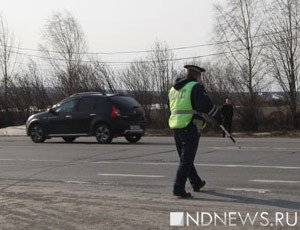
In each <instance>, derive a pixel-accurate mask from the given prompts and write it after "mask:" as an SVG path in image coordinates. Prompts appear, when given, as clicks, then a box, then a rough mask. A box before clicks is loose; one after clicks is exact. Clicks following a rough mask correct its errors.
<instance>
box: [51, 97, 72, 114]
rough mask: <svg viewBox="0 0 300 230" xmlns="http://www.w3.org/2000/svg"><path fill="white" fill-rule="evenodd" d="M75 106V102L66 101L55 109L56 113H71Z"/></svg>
mask: <svg viewBox="0 0 300 230" xmlns="http://www.w3.org/2000/svg"><path fill="white" fill-rule="evenodd" d="M75 104H76V100H71V101H66V102H64V103H63V104H61V105H60V106H59V107H58V108H57V110H56V112H59V113H69V112H73V111H74V107H75Z"/></svg>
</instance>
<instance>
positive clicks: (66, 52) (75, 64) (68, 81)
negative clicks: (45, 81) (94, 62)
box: [40, 11, 86, 95]
mask: <svg viewBox="0 0 300 230" xmlns="http://www.w3.org/2000/svg"><path fill="white" fill-rule="evenodd" d="M40 47H41V49H42V50H43V51H44V54H45V56H46V58H47V60H48V61H49V63H50V64H51V65H52V67H53V69H54V71H55V77H56V79H57V83H58V85H59V87H60V88H61V89H62V91H63V93H64V94H66V95H70V94H73V93H75V92H77V90H78V88H77V86H78V85H79V84H78V83H79V68H80V66H81V64H82V62H83V57H84V53H85V52H86V42H85V37H84V33H83V31H82V29H81V27H80V25H79V23H78V22H77V21H76V20H75V18H74V17H73V16H72V15H71V14H70V13H69V12H67V11H65V12H64V13H55V14H53V15H52V16H51V18H50V19H49V20H48V21H47V23H46V25H45V27H44V30H43V44H42V45H40Z"/></svg>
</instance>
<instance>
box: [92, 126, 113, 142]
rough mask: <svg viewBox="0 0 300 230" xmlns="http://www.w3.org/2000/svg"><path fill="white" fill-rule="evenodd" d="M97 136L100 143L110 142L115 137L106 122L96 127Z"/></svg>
mask: <svg viewBox="0 0 300 230" xmlns="http://www.w3.org/2000/svg"><path fill="white" fill-rule="evenodd" d="M95 137H96V139H97V141H98V142H99V143H100V144H109V143H111V141H112V139H113V134H112V131H111V129H110V128H109V127H108V126H107V125H106V124H100V125H97V127H96V129H95Z"/></svg>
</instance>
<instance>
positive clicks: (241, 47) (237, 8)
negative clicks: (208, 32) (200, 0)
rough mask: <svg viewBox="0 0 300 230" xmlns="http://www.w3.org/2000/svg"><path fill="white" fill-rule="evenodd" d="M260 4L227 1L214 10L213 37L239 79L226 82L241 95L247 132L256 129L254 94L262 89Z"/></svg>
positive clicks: (255, 95) (256, 112)
mask: <svg viewBox="0 0 300 230" xmlns="http://www.w3.org/2000/svg"><path fill="white" fill-rule="evenodd" d="M261 2H262V1H260V0H228V1H227V5H226V7H221V6H216V10H217V13H218V17H217V24H216V35H217V37H218V42H219V44H220V47H221V50H222V51H223V52H224V57H225V58H226V59H227V61H228V65H232V66H233V67H234V68H235V71H237V73H238V75H235V76H233V77H234V78H231V79H229V80H230V82H231V84H232V86H233V87H234V89H235V91H236V92H238V93H240V99H241V100H240V103H241V104H242V105H244V107H245V110H244V111H242V112H243V114H241V115H242V116H244V118H245V120H247V122H248V128H250V129H252V130H257V128H258V119H259V114H258V100H257V92H259V91H261V90H262V89H263V87H264V86H265V85H264V84H263V83H264V76H265V71H263V70H264V63H263V62H262V61H261V57H262V55H261V54H262V51H263V46H262V44H261V43H262V42H261V41H262V39H261V36H260V35H261V33H262V31H263V30H262V29H263V28H262V27H263V19H262V17H261V15H262V14H261V13H260V10H259V9H261V8H260V6H259V4H261Z"/></svg>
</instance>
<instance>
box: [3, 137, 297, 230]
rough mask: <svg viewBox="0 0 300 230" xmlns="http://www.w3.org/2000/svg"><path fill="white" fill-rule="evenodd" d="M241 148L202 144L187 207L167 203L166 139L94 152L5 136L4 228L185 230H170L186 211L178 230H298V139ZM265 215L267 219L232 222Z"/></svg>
mask: <svg viewBox="0 0 300 230" xmlns="http://www.w3.org/2000/svg"><path fill="white" fill-rule="evenodd" d="M237 141H238V145H240V146H241V148H239V147H238V146H235V145H233V144H232V143H231V142H230V140H229V139H225V138H205V137H204V138H201V141H200V145H199V149H198V153H197V156H196V160H195V163H196V168H197V170H198V172H199V174H200V175H201V176H202V177H203V178H204V179H205V180H206V181H207V185H206V186H205V188H204V189H203V192H201V193H194V194H193V196H194V197H193V199H188V200H187V199H178V198H176V197H173V196H172V185H173V180H174V176H175V173H176V167H177V163H178V157H177V153H176V150H175V145H174V141H173V139H172V138H171V137H145V138H143V139H142V141H141V142H140V143H138V144H134V145H132V144H128V143H127V142H126V141H125V139H123V138H118V139H114V141H113V143H112V144H110V145H99V144H97V143H96V141H95V139H94V138H80V139H78V140H76V141H75V143H72V144H67V143H64V142H63V141H62V140H61V139H59V138H57V139H51V140H47V141H46V142H45V143H43V144H34V143H32V142H31V141H30V140H29V138H27V137H22V136H21V137H8V136H7V137H5V136H2V137H0V229H101V230H102V229H173V228H174V229H181V228H180V227H172V226H170V221H171V219H170V216H171V215H173V214H170V212H183V214H184V218H185V220H184V226H185V227H182V229H300V218H299V215H300V214H299V213H300V139H291V138H240V139H238V140H237ZM187 190H188V191H191V187H190V185H189V184H187ZM229 212H233V213H234V214H232V215H233V219H230V218H229V216H230V215H231V214H229ZM263 212H266V213H268V214H264V215H265V216H264V217H266V216H267V219H268V221H267V220H266V219H263V218H257V219H255V221H254V222H253V223H251V221H247V222H245V223H243V221H242V219H241V218H236V217H237V216H238V217H240V215H247V213H249V215H250V216H252V217H253V216H255V215H256V214H257V213H258V216H260V215H261V213H263ZM296 212H297V213H296ZM203 213H206V216H205V215H204V214H203ZM215 213H217V215H219V216H220V218H222V220H223V222H222V221H220V220H219V219H215V216H214V215H216V214H215ZM187 214H189V215H191V216H192V217H193V218H194V221H192V219H189V218H188V217H187ZM179 215H180V214H179ZM197 215H200V217H202V216H201V215H203V219H201V220H202V221H203V222H201V221H199V220H197V219H196V217H197ZM276 215H277V216H276ZM211 216H213V220H212V221H210V220H211V219H210V217H211ZM173 217H174V216H172V218H173ZM204 217H206V219H204ZM276 217H280V218H279V219H280V220H279V221H278V218H276ZM281 217H282V218H281ZM287 217H288V218H287ZM188 219H189V226H187V225H188V223H187V220H188ZM296 221H297V222H296ZM214 222H216V223H214ZM174 223H175V222H172V225H173V224H174ZM294 223H296V225H295V226H293V224H294ZM205 224H206V225H207V226H205V227H204V225H205ZM264 224H265V225H267V226H266V227H263V226H262V225H264Z"/></svg>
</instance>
